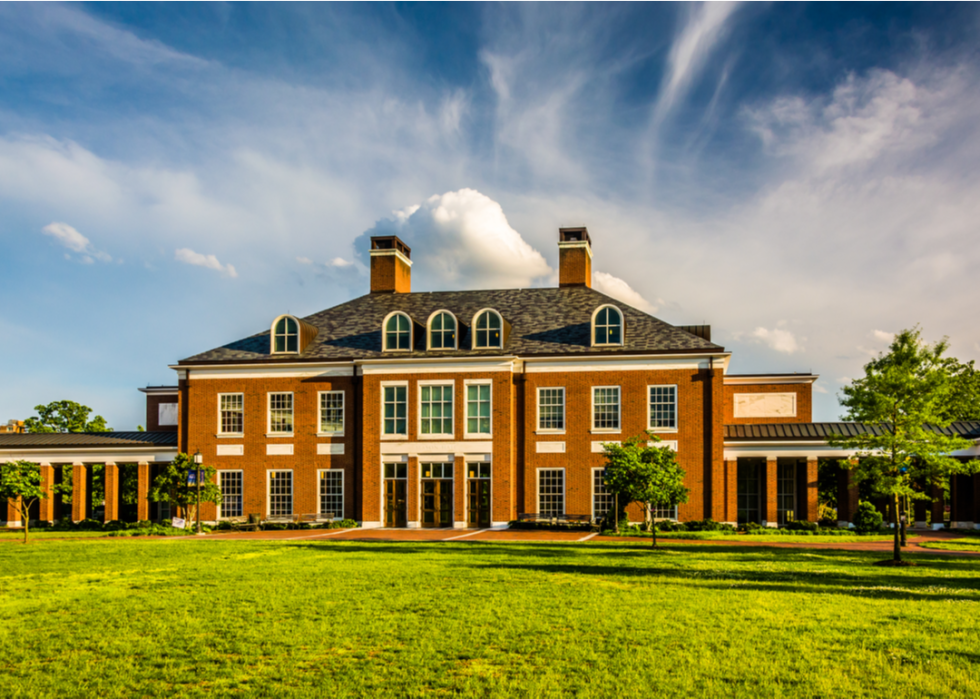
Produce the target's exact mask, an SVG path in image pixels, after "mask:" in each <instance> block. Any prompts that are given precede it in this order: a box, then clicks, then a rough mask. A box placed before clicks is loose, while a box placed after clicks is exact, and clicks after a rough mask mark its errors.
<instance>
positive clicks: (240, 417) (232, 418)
mask: <svg viewBox="0 0 980 699" xmlns="http://www.w3.org/2000/svg"><path fill="white" fill-rule="evenodd" d="M244 431H245V394H244V393H221V394H219V395H218V433H219V434H241V433H242V432H244Z"/></svg>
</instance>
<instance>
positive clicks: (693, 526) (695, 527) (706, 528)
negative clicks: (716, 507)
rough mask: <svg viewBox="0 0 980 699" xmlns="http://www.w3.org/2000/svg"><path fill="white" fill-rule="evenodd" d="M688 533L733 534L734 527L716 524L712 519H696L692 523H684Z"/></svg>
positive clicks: (720, 523)
mask: <svg viewBox="0 0 980 699" xmlns="http://www.w3.org/2000/svg"><path fill="white" fill-rule="evenodd" d="M685 524H686V526H687V531H689V532H733V531H735V527H733V526H732V525H730V524H725V523H724V522H716V521H714V520H713V519H696V520H694V521H692V522H685Z"/></svg>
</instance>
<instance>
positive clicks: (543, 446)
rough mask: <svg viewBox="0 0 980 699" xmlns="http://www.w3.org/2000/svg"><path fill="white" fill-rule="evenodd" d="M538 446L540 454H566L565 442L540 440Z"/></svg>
mask: <svg viewBox="0 0 980 699" xmlns="http://www.w3.org/2000/svg"><path fill="white" fill-rule="evenodd" d="M537 447H538V453H539V454H564V453H565V443H564V442H538V444H537Z"/></svg>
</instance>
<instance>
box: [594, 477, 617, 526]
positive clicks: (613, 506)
mask: <svg viewBox="0 0 980 699" xmlns="http://www.w3.org/2000/svg"><path fill="white" fill-rule="evenodd" d="M605 470H606V467H605V466H593V467H592V482H591V484H590V485H591V489H592V500H591V507H592V519H593V520H595V519H596V513H595V496H596V492H595V476H596V471H605ZM615 506H616V503H615V499H614V500H613V504H612V505H610V506H609V509H613V508H615Z"/></svg>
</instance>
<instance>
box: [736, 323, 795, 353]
mask: <svg viewBox="0 0 980 699" xmlns="http://www.w3.org/2000/svg"><path fill="white" fill-rule="evenodd" d="M733 337H735V339H736V340H741V339H743V338H744V339H745V340H748V341H750V342H758V343H761V344H763V345H766V346H767V347H769V348H770V349H773V350H775V351H777V352H782V353H783V354H796V353H797V352H802V351H803V346H802V345H801V344H800V343H801V339H800V338H797V336H796V335H795V334H794V333H793V331H792V330H787V329H785V328H772V329H770V328H763V327H758V328H756V329H755V330H752V331H749V332H736V333H733Z"/></svg>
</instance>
